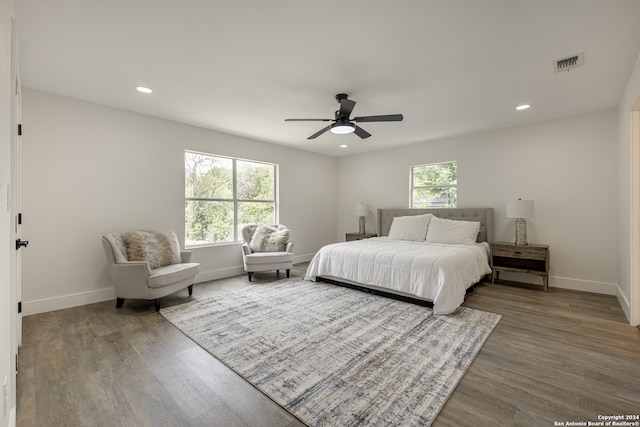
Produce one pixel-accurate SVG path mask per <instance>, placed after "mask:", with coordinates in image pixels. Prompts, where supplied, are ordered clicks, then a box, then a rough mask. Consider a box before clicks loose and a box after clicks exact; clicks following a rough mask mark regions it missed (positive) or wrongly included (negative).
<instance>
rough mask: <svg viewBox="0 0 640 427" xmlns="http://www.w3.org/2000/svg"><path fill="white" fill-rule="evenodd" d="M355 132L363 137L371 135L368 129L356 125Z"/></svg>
mask: <svg viewBox="0 0 640 427" xmlns="http://www.w3.org/2000/svg"><path fill="white" fill-rule="evenodd" d="M353 133H355V134H356V135H358V136H359V137H360V138H362V139H365V138H369V137H370V136H371V134H370V133H369V132H367V131H366V130H364V129H362V128H361V127H360V126H356V130H354V131H353Z"/></svg>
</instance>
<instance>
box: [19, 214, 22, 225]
mask: <svg viewBox="0 0 640 427" xmlns="http://www.w3.org/2000/svg"><path fill="white" fill-rule="evenodd" d="M18 225H22V214H21V213H19V214H18Z"/></svg>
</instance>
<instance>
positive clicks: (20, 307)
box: [18, 301, 22, 314]
mask: <svg viewBox="0 0 640 427" xmlns="http://www.w3.org/2000/svg"><path fill="white" fill-rule="evenodd" d="M20 313H22V301H18V314H20Z"/></svg>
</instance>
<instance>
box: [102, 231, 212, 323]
mask: <svg viewBox="0 0 640 427" xmlns="http://www.w3.org/2000/svg"><path fill="white" fill-rule="evenodd" d="M102 245H103V247H104V251H105V253H106V255H107V267H108V269H109V274H110V275H111V280H112V281H113V287H114V288H115V292H116V308H121V307H122V305H123V304H124V300H125V299H127V298H133V299H147V300H154V303H155V309H156V311H159V310H160V299H161V298H162V297H164V296H166V295H169V294H172V293H174V292H177V291H179V290H181V289H184V288H188V289H189V295H191V294H192V293H193V282H194V279H195V276H196V274H198V272H199V271H200V264H199V263H195V262H190V261H191V252H190V251H182V250H180V246H179V244H178V239H177V237H176V235H175V233H174V232H173V231H170V232H167V233H157V232H150V231H135V232H128V233H121V232H114V233H108V234H105V235H104V236H102Z"/></svg>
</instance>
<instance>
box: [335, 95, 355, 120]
mask: <svg viewBox="0 0 640 427" xmlns="http://www.w3.org/2000/svg"><path fill="white" fill-rule="evenodd" d="M355 106H356V102H355V101H352V100H350V99H341V100H340V112H339V113H338V114H339V115H340V117H344V118H346V119H348V118H349V116H350V115H351V112H352V111H353V107H355Z"/></svg>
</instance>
